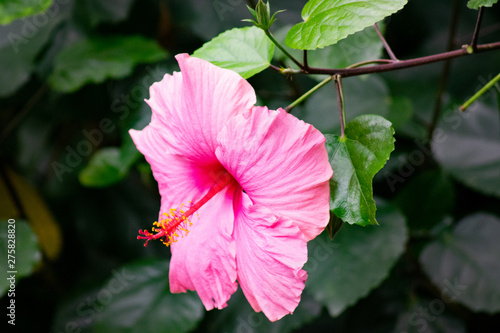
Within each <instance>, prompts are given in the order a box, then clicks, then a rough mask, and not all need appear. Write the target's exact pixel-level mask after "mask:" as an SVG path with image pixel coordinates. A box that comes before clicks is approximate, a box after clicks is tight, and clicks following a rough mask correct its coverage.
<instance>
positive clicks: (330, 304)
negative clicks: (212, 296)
mask: <svg viewBox="0 0 500 333" xmlns="http://www.w3.org/2000/svg"><path fill="white" fill-rule="evenodd" d="M376 2H377V5H379V7H377V8H378V9H377V12H376V13H375V14H373V13H372V14H373V15H368V16H369V17H364V18H363V19H361V18H360V19H359V20H358V21H353V20H349V22H350V25H346V26H345V30H342V31H339V35H338V36H337V35H334V34H333V33H332V34H328V36H329V38H330V37H331V40H330V39H328V40H326V39H324V38H319V37H318V36H315V35H314V34H311V33H306V34H305V36H307V37H308V38H305V37H304V36H302V37H301V33H304V31H306V32H307V31H318V30H317V29H316V28H315V27H314V25H315V24H319V23H318V22H316V21H315V19H308V17H309V15H312V13H313V12H314V11H318V12H321V13H322V14H321V15H323V17H327V18H328V15H329V13H330V11H331V8H330V5H331V3H333V2H330V4H329V2H328V1H321V0H320V1H316V0H313V1H311V3H310V4H309V5H307V6H306V8H305V9H304V11H302V8H303V7H304V5H305V3H306V2H305V1H285V0H272V3H271V5H272V9H273V10H279V9H286V11H285V12H282V13H280V14H278V15H277V19H278V20H277V21H276V23H275V24H274V25H273V27H272V28H271V30H272V32H273V34H274V36H275V37H276V39H277V40H279V41H281V42H282V45H284V44H285V43H286V45H289V46H292V47H297V48H299V49H314V48H316V47H317V46H319V47H323V46H326V47H324V48H322V49H318V50H315V51H311V52H309V64H310V65H311V66H314V67H330V68H344V67H346V66H348V65H351V64H353V63H356V62H360V61H364V60H369V59H376V58H379V57H384V56H385V55H384V52H383V47H382V43H381V42H380V39H379V38H378V36H377V34H376V33H375V32H374V30H373V29H372V28H371V27H368V28H366V29H364V30H363V27H364V26H367V25H371V24H372V23H374V22H376V21H378V20H380V19H382V18H383V17H385V16H387V15H390V14H391V13H393V12H395V11H397V10H398V9H400V8H403V9H402V10H401V11H399V12H397V13H396V14H394V15H392V16H389V17H387V18H386V19H385V20H384V22H383V23H382V22H379V27H381V28H382V30H385V34H386V38H387V40H388V42H389V43H390V45H391V46H392V48H393V50H394V52H395V53H396V55H397V56H398V57H399V58H400V59H408V58H414V57H418V56H423V55H428V54H433V53H439V52H443V51H445V50H446V43H447V39H448V36H449V34H450V30H453V29H450V25H452V22H453V20H452V18H453V17H455V18H456V19H457V20H456V29H455V33H454V34H453V38H452V42H453V47H454V48H459V47H460V46H461V45H462V44H465V43H469V41H470V38H471V33H472V31H473V30H474V25H475V22H476V16H477V11H476V10H473V9H472V8H476V9H477V7H478V6H479V5H487V6H490V7H491V6H492V5H494V4H495V3H496V1H481V0H475V1H468V2H466V1H456V0H446V1H431V0H410V1H409V2H408V3H407V4H406V5H405V1H384V0H377V1H376ZM8 3H9V4H8V5H5V4H3V3H2V4H0V23H2V24H5V25H3V26H0V73H1V74H2V77H1V79H0V103H1V104H0V105H1V106H0V108H1V110H0V124H1V128H0V145H1V146H0V149H1V152H0V154H1V155H0V163H1V164H0V171H1V173H0V175H1V177H0V219H1V222H0V241H1V243H0V249H2V251H3V253H6V242H5V240H6V237H7V236H6V235H7V227H6V224H7V223H6V220H7V219H9V218H15V219H16V221H17V228H18V229H17V237H18V238H17V244H18V245H17V259H18V261H19V262H20V263H19V267H18V271H19V272H18V275H17V278H18V281H17V288H16V304H17V308H16V310H17V319H18V320H17V321H16V329H17V330H18V331H19V332H30V331H36V332H58V333H59V332H280V333H281V332H311V331H315V332H319V331H325V332H367V331H369V332H384V333H385V332H395V333H396V332H398V333H399V332H482V333H483V332H497V331H498V327H499V325H500V315H499V313H500V282H499V281H500V275H499V274H500V260H499V258H500V242H499V241H498V240H499V239H500V217H499V216H500V201H499V199H498V198H499V197H500V171H499V170H500V121H499V116H500V106H499V101H500V97H499V95H498V91H496V90H495V89H491V90H490V91H489V92H488V93H487V94H486V95H484V96H483V97H482V98H481V100H480V101H479V102H477V103H475V104H473V105H472V106H471V107H470V109H469V110H468V111H467V112H465V113H460V112H459V111H458V105H460V104H461V103H463V102H464V101H465V100H466V99H467V98H468V97H469V96H471V95H472V94H474V92H475V91H477V90H478V89H479V88H480V87H481V86H483V85H484V84H485V83H486V82H487V81H489V80H490V79H491V78H493V77H494V76H495V75H496V74H497V73H498V72H499V71H500V60H499V59H500V56H499V51H492V52H487V53H481V54H477V55H472V56H469V57H465V58H460V59H456V60H453V61H451V62H450V63H449V66H450V67H449V70H446V69H445V68H446V67H444V66H446V65H445V64H443V63H435V64H432V65H426V66H423V67H418V68H412V69H405V70H401V71H396V72H388V73H384V74H377V75H375V74H371V75H365V76H362V77H352V78H346V79H344V81H343V83H344V96H345V102H346V116H347V122H348V125H347V128H346V137H347V140H344V139H341V138H340V137H339V134H340V132H339V128H340V125H339V119H338V116H337V101H336V99H335V97H334V96H335V95H334V86H333V83H329V84H327V85H326V86H325V87H323V88H321V89H320V90H319V91H317V92H316V93H315V94H314V95H313V96H312V97H311V98H310V99H308V100H307V101H306V102H305V103H303V104H301V105H299V106H298V107H296V108H294V109H293V110H292V113H293V114H294V115H296V116H297V117H299V118H301V119H303V120H305V121H307V122H310V123H312V124H313V125H314V126H316V127H317V128H318V129H319V130H321V131H322V132H323V133H325V135H326V136H327V148H328V150H329V152H334V151H335V152H339V151H340V153H338V154H337V155H335V154H333V153H331V154H330V159H331V163H332V167H333V168H334V170H336V171H335V178H334V180H333V181H334V182H336V183H338V184H340V185H338V186H337V187H334V188H336V189H337V192H335V191H334V194H335V196H334V198H332V199H333V200H332V209H333V211H332V221H338V220H336V219H335V218H334V215H333V214H336V215H337V216H338V217H341V218H342V219H343V220H344V221H345V222H346V223H344V225H343V226H342V227H341V228H340V230H338V232H337V234H336V236H335V237H334V239H333V240H331V239H330V237H329V235H328V233H327V232H325V233H324V234H322V235H320V236H319V237H318V238H317V239H315V240H314V241H311V242H310V243H309V247H308V249H309V260H308V263H307V264H306V270H307V271H308V274H309V278H308V281H307V285H306V289H305V291H304V294H303V297H302V301H301V303H300V304H299V306H298V308H297V309H296V311H295V313H294V314H293V316H287V317H285V318H284V319H282V320H280V321H278V322H276V323H270V322H269V321H268V320H267V319H266V318H265V316H263V315H262V314H261V313H259V314H256V313H254V312H253V310H252V309H251V308H250V306H249V304H248V302H247V301H246V299H245V298H244V296H243V294H242V293H241V291H238V292H237V293H236V294H235V295H233V297H232V298H231V300H230V301H229V303H228V304H229V305H228V307H227V308H226V309H224V310H221V311H211V312H206V311H205V310H204V308H203V307H202V304H201V302H200V300H199V299H198V296H197V295H196V293H188V294H175V295H173V294H171V293H170V292H169V287H168V278H167V277H168V260H169V256H170V251H169V250H168V249H167V248H165V247H164V246H163V245H161V244H154V243H153V244H150V245H149V246H148V247H144V246H143V245H142V243H141V242H139V241H137V240H136V235H137V231H138V230H139V229H144V228H148V227H149V226H150V225H151V222H152V221H154V220H155V219H156V218H157V212H158V209H159V194H158V191H157V186H156V183H155V181H154V179H153V178H152V174H151V170H150V168H149V165H148V164H147V163H146V162H145V160H144V158H143V157H142V155H141V154H139V153H138V151H137V150H136V148H135V146H134V145H133V143H132V141H131V139H130V137H129V136H128V134H127V132H128V130H129V129H130V128H135V129H141V128H143V127H144V126H145V125H147V124H148V122H149V120H150V116H151V113H150V110H149V107H148V106H147V105H146V104H145V103H144V101H143V100H144V99H145V98H148V97H149V92H148V88H149V86H150V85H151V84H152V83H153V82H155V81H158V80H160V79H161V78H162V77H163V75H164V74H165V73H171V72H172V71H174V70H178V67H177V65H176V62H175V60H174V58H173V55H175V54H177V53H183V52H187V53H190V54H193V52H195V51H196V52H195V55H197V56H199V57H202V58H205V59H207V60H210V61H213V62H214V63H216V64H218V65H220V66H224V67H228V68H231V69H233V70H236V71H238V72H239V73H240V74H242V76H244V77H246V78H250V79H249V81H250V83H251V84H252V86H253V87H254V88H255V90H256V92H257V95H258V97H259V102H258V103H259V104H260V105H267V106H269V107H270V108H277V107H285V106H287V105H289V104H290V103H291V102H292V101H294V100H295V99H297V98H298V97H299V96H301V95H302V94H303V93H305V92H306V91H307V90H309V89H310V88H311V87H313V86H314V85H316V84H317V83H318V82H319V81H321V80H322V79H323V78H324V77H321V76H304V75H302V76H301V75H296V76H293V78H289V77H286V76H284V75H281V74H280V73H278V72H275V71H271V70H269V69H268V70H264V69H265V68H267V67H268V66H269V64H270V63H273V64H274V65H277V66H283V67H288V66H289V67H291V68H297V67H296V66H295V64H293V63H291V62H290V61H289V60H288V59H287V58H286V57H285V56H284V54H283V53H282V52H281V51H279V50H278V49H275V48H274V46H273V44H272V43H270V42H269V41H268V40H267V38H266V36H265V34H264V32H263V31H262V30H259V29H258V28H257V27H248V26H249V24H248V22H242V21H241V20H242V19H249V18H251V15H250V13H249V11H248V9H247V8H246V6H245V4H246V2H244V1H242V0H211V1H197V0H187V1H183V0H165V1H163V0H143V1H133V0H121V1H120V0H114V1H97V0H59V1H58V0H54V1H53V2H52V4H51V2H50V1H43V6H42V5H40V3H39V2H34V1H9V2H8ZM314 3H315V4H316V5H317V6H313V4H314ZM372 3H375V1H373V2H372ZM385 3H391V6H386V7H383V5H384V4H385ZM466 5H467V6H469V7H470V8H468V7H467V6H466ZM41 6H42V7H41ZM48 6H50V7H48ZM403 6H404V7H403ZM47 8H48V9H47ZM380 8H385V9H380ZM37 13H39V14H37ZM34 14H37V15H35V16H32V15H34ZM325 15H326V16H325ZM302 19H305V20H306V21H305V22H302ZM365 21H366V22H365ZM372 21H373V22H372ZM360 22H364V23H362V24H361V23H360ZM499 22H500V11H499V10H498V5H496V6H493V7H492V8H487V9H486V10H485V15H484V18H483V22H482V26H483V29H482V34H481V37H480V43H488V42H495V41H499V40H500V26H499ZM235 27H236V28H242V27H248V28H244V29H233V28H235ZM331 28H332V27H328V29H331ZM231 29H233V30H231ZM307 29H309V30H307ZM360 30H362V31H360ZM356 31H357V32H356ZM353 32H356V33H354V34H352V35H349V36H348V37H347V38H344V37H346V36H347V35H348V34H351V33H353ZM219 34H221V35H219ZM217 36H218V37H217ZM215 37H216V38H215ZM213 38H215V39H213ZM342 38H344V39H342ZM212 39H213V40H212ZM210 40H212V42H210V43H209V44H205V45H204V43H206V42H208V41H210ZM338 40H340V41H339V42H338V43H336V44H334V45H331V44H333V43H335V42H336V41H338ZM319 41H321V43H324V44H318V42H319ZM203 45H204V46H203ZM328 45H329V46H328ZM288 50H289V51H290V52H291V53H292V54H293V55H294V56H295V57H296V58H298V59H300V58H301V54H302V51H298V50H291V49H288ZM234 59H237V61H235V60H234ZM367 114H375V115H377V116H363V115H367ZM435 115H438V117H435ZM382 117H384V118H386V119H387V120H388V121H387V120H385V119H383V118H382ZM389 121H390V122H389ZM433 129H434V130H433ZM393 133H395V136H394V137H395V139H396V140H395V142H394V140H393V138H392V134H393ZM432 133H433V134H432ZM368 134H369V135H371V136H370V139H367V136H368ZM360 145H361V146H365V147H367V149H366V151H364V153H363V154H364V155H363V154H358V153H354V154H353V153H352V151H357V150H356V149H358V148H356V147H359V146H360ZM393 145H395V146H393ZM380 147H382V148H383V149H382V148H380ZM393 147H395V149H394V150H393ZM378 148H380V149H378ZM370 156H373V157H370ZM389 156H390V157H389ZM387 158H389V160H388V161H387V163H385V161H386V160H387ZM356 159H358V161H356ZM368 160H370V161H371V162H370V163H368ZM364 161H366V163H364ZM356 163H358V164H356ZM359 163H361V164H359ZM384 164H385V165H384ZM356 165H363V167H364V168H365V169H364V170H359V169H356V167H355V166H356ZM382 167H383V168H382ZM380 168H382V169H381V170H380ZM379 170H380V171H379ZM374 174H375V176H374V178H373V184H372V177H373V175H374ZM352 177H354V178H356V179H358V180H359V183H358V185H357V186H354V187H352V184H350V183H349V182H348V180H349V179H351V178H352ZM342 184H343V185H342ZM372 185H373V190H372ZM353 189H354V190H355V191H354V192H353V191H352V190H353ZM372 191H373V194H374V196H375V202H376V207H377V210H376V221H377V222H378V224H379V225H378V226H376V225H368V226H365V227H362V226H360V225H367V224H373V223H375V206H374V204H373V203H372V202H370V201H369V200H368V201H366V202H362V201H360V200H359V198H361V197H362V198H366V197H369V198H370V197H371V195H372ZM342 195H344V196H345V195H349V199H348V200H350V201H349V202H350V207H351V208H348V209H347V210H342V209H338V208H334V207H336V206H335V199H336V198H337V199H338V198H340V197H341V196H342ZM357 198H358V199H357ZM360 202H361V203H360ZM352 211H356V212H358V213H359V216H353V215H352V214H351V213H352ZM347 222H348V223H347ZM349 223H354V224H352V225H351V224H349ZM358 224H360V225H358ZM332 227H334V226H332ZM0 263H1V266H0V268H1V275H0V277H1V278H0V293H1V294H2V295H3V296H4V297H3V298H2V299H1V305H2V308H4V309H5V307H6V306H7V302H8V298H7V297H6V296H5V292H6V290H7V289H8V285H7V283H6V279H5V277H4V274H5V273H4V272H5V271H6V269H5V267H6V262H5V258H4V259H2V261H0ZM21 263H22V264H21ZM4 324H6V320H5V318H4V320H3V321H2V323H1V324H0V325H4ZM2 331H3V330H2Z"/></svg>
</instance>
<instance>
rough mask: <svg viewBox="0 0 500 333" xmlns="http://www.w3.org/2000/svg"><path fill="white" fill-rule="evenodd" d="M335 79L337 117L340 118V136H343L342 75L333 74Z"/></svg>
mask: <svg viewBox="0 0 500 333" xmlns="http://www.w3.org/2000/svg"><path fill="white" fill-rule="evenodd" d="M333 79H334V80H335V90H336V91H337V103H338V107H339V119H340V137H341V138H344V130H345V105H344V92H343V89H342V76H341V75H334V76H333Z"/></svg>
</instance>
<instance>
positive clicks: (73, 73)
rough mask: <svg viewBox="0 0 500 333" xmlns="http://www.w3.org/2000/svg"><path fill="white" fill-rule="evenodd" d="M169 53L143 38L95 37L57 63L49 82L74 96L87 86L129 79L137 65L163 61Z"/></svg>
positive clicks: (63, 54) (60, 56)
mask: <svg viewBox="0 0 500 333" xmlns="http://www.w3.org/2000/svg"><path fill="white" fill-rule="evenodd" d="M165 57H166V52H165V51H164V50H162V49H161V48H160V46H158V44H156V42H155V41H154V40H151V39H147V38H145V37H142V36H138V35H136V36H124V37H118V36H114V37H94V38H92V39H86V40H82V41H79V42H76V43H74V44H72V45H70V46H69V47H67V48H65V49H64V50H62V51H61V52H60V53H59V54H58V56H57V57H56V59H55V64H54V71H53V73H52V74H51V76H50V78H49V82H50V84H51V86H52V87H53V88H54V89H55V90H58V91H62V92H72V91H75V90H78V89H80V88H81V87H82V86H83V85H85V84H87V83H101V82H104V81H105V80H106V79H108V78H115V79H116V78H121V77H124V76H126V75H129V74H130V73H131V72H132V69H133V68H134V66H135V65H137V64H140V63H151V62H156V61H159V60H162V59H164V58H165Z"/></svg>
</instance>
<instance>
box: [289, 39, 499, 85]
mask: <svg viewBox="0 0 500 333" xmlns="http://www.w3.org/2000/svg"><path fill="white" fill-rule="evenodd" d="M497 49H500V42H495V43H489V44H481V45H477V47H476V53H481V52H487V51H492V50H497ZM470 54H471V52H469V51H468V50H467V45H464V46H463V47H462V48H461V49H458V50H454V51H449V52H444V53H439V54H433V55H430V56H425V57H421V58H415V59H410V60H400V61H397V62H392V63H390V64H382V65H376V66H370V67H361V68H343V69H330V68H314V67H309V68H308V69H307V74H327V75H337V74H339V75H341V76H342V77H350V76H358V75H364V74H373V73H382V72H389V71H394V70H398V69H404V68H410V67H415V66H422V65H426V64H431V63H434V62H438V61H443V60H447V59H453V58H458V57H463V56H467V55H470ZM298 73H305V71H303V70H297V71H295V72H293V73H288V72H287V74H298Z"/></svg>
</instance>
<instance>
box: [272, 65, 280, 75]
mask: <svg viewBox="0 0 500 333" xmlns="http://www.w3.org/2000/svg"><path fill="white" fill-rule="evenodd" d="M269 68H271V69H272V70H274V71H277V72H280V73H281V68H279V67H278V66H274V65H269Z"/></svg>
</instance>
